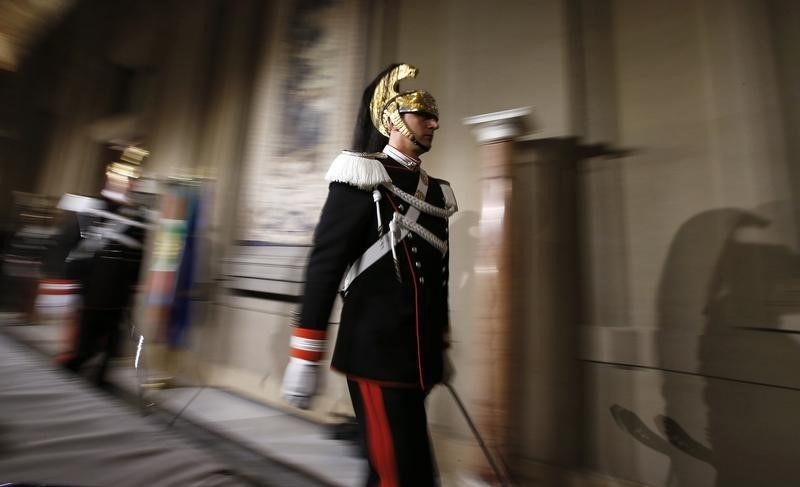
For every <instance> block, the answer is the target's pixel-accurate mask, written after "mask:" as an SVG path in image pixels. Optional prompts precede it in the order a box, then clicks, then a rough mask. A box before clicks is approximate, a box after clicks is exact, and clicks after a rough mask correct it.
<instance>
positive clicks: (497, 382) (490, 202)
mask: <svg viewBox="0 0 800 487" xmlns="http://www.w3.org/2000/svg"><path fill="white" fill-rule="evenodd" d="M529 113H530V109H528V108H519V109H514V110H506V111H502V112H495V113H489V114H485V115H478V116H474V117H470V118H467V119H465V120H464V123H465V124H466V125H469V126H471V127H472V128H473V130H474V133H475V136H476V138H477V140H478V143H479V144H480V147H481V161H482V173H481V181H482V184H481V186H482V202H481V215H480V223H479V234H480V235H479V240H478V252H477V261H476V264H475V279H476V281H475V287H476V290H477V296H476V299H477V300H478V302H479V303H480V304H479V305H478V310H479V311H478V316H477V317H476V318H477V321H476V326H477V330H476V333H475V337H476V343H475V348H476V351H477V355H476V356H477V360H478V362H479V366H478V367H477V369H478V370H480V371H481V377H479V378H478V380H479V383H480V386H479V387H478V388H477V390H478V392H477V394H476V398H475V405H474V407H475V411H474V412H475V421H476V423H477V426H478V429H479V430H480V431H481V433H482V434H483V435H484V440H485V441H486V443H487V445H488V446H489V448H490V449H492V451H493V453H495V458H496V460H498V461H497V462H496V463H498V464H503V463H504V462H507V461H508V460H509V459H510V458H511V456H512V455H513V434H512V428H513V425H512V418H513V417H514V414H513V411H512V407H513V406H512V401H511V393H512V391H511V383H512V382H511V377H512V373H513V370H514V368H515V367H514V364H515V362H516V359H515V357H514V354H513V347H512V344H513V342H514V337H515V335H516V331H515V325H516V324H515V323H514V320H513V313H512V310H513V302H512V285H513V282H514V272H513V263H512V227H511V200H512V192H513V189H514V179H513V175H512V162H513V157H512V154H513V147H514V139H515V138H517V137H519V136H520V135H522V132H523V131H524V130H525V123H524V121H525V118H526V116H527V115H528V114H529ZM497 457H499V458H497ZM500 467H501V468H503V466H502V465H500ZM472 470H473V473H474V474H475V475H476V476H478V477H480V478H481V479H483V480H490V479H492V478H493V477H494V473H493V472H492V471H491V469H490V468H489V466H488V464H487V463H486V462H485V461H483V459H481V460H476V462H475V464H474V468H473V469H472Z"/></svg>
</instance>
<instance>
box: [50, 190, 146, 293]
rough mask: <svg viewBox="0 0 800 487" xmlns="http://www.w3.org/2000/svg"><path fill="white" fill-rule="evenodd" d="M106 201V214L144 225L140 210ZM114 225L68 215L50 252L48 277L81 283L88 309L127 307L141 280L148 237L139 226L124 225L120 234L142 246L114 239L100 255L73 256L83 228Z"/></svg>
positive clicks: (93, 218)
mask: <svg viewBox="0 0 800 487" xmlns="http://www.w3.org/2000/svg"><path fill="white" fill-rule="evenodd" d="M102 200H103V202H104V203H105V210H106V211H108V212H110V213H113V214H115V215H119V216H120V217H122V218H126V219H129V220H133V221H136V222H139V223H143V221H144V219H143V217H142V216H141V212H140V210H139V209H137V208H132V207H126V206H121V205H119V204H117V203H115V202H113V201H111V200H109V199H106V198H103V199H102ZM113 223H114V220H113V219H110V218H107V217H100V216H86V215H84V214H77V213H73V212H68V213H67V214H66V215H65V216H64V222H63V224H62V225H61V229H60V232H59V234H58V236H57V237H56V241H55V243H54V246H53V248H52V249H50V251H49V252H48V253H49V255H48V259H47V260H48V262H47V266H46V267H47V274H48V275H49V276H51V277H61V278H66V279H74V280H77V281H79V282H80V284H81V296H82V298H83V307H84V308H88V309H122V308H125V307H127V306H128V305H129V304H130V299H131V296H132V295H133V286H135V285H136V282H137V281H138V277H139V269H140V266H141V261H142V248H141V247H140V246H141V245H143V241H144V236H145V235H144V230H143V229H141V228H139V227H136V226H129V225H124V224H123V225H122V227H121V228H120V229H119V233H120V234H122V235H123V236H124V237H127V238H128V239H130V240H131V241H134V242H136V243H138V244H139V246H135V247H131V246H128V245H124V244H122V243H120V242H118V241H113V240H111V241H107V242H105V243H104V244H103V245H102V247H101V248H99V249H98V250H97V251H96V252H92V253H89V254H81V253H78V257H76V258H71V257H70V255H71V254H72V252H73V251H74V250H75V249H76V248H77V247H79V246H80V245H81V244H82V242H83V239H84V236H82V235H81V227H84V228H89V227H92V226H104V225H111V224H113ZM88 233H91V232H88ZM86 238H91V236H87V237H86Z"/></svg>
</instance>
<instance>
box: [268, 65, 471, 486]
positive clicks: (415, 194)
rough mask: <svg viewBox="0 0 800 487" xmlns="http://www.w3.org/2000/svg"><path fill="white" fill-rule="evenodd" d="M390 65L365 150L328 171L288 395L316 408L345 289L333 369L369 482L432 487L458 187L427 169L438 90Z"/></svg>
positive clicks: (365, 132)
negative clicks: (343, 381) (433, 405)
mask: <svg viewBox="0 0 800 487" xmlns="http://www.w3.org/2000/svg"><path fill="white" fill-rule="evenodd" d="M416 74H417V69H416V68H414V67H413V66H410V65H408V64H396V65H392V66H390V67H389V68H388V69H386V70H385V71H384V72H383V73H381V74H380V75H379V76H378V77H377V78H376V79H375V80H374V81H373V82H372V83H371V84H370V85H369V86H368V87H367V88H366V90H365V92H364V97H363V99H362V106H361V111H360V114H359V120H358V121H357V124H356V131H355V132H356V133H355V140H354V147H353V149H354V150H355V151H356V152H350V151H344V152H342V153H341V154H339V156H338V157H336V158H335V159H334V161H333V163H332V165H331V167H330V170H329V171H328V173H327V175H326V179H327V180H328V181H329V182H330V188H329V193H328V198H327V200H326V202H325V205H324V207H323V209H322V213H321V216H320V220H319V223H318V225H317V227H316V230H315V234H314V247H313V251H312V253H311V256H310V258H309V262H308V267H307V271H306V284H305V292H304V295H303V298H302V305H301V311H300V314H299V320H298V322H297V323H296V326H295V327H294V329H293V334H292V338H291V344H290V352H289V353H290V359H289V365H288V366H287V368H286V372H285V374H284V381H283V386H282V393H283V396H284V398H285V399H286V400H287V401H288V402H289V403H291V404H293V405H295V406H298V407H301V408H307V407H309V402H310V399H311V397H312V396H313V394H314V393H315V391H316V387H317V376H318V374H319V371H318V365H317V364H318V361H319V360H320V358H321V357H322V354H323V352H324V351H325V349H326V341H327V338H328V337H327V330H326V329H327V324H328V320H329V317H330V313H331V308H332V306H333V303H334V299H335V297H336V295H337V292H341V294H342V296H343V307H342V313H341V321H340V326H339V332H338V336H337V339H336V346H335V349H334V351H333V357H332V360H331V364H332V367H333V368H334V369H335V370H337V371H339V372H341V373H343V374H345V375H346V376H347V383H348V387H349V391H350V396H351V399H352V402H353V408H354V410H355V413H356V419H357V420H358V423H359V425H360V427H361V430H362V433H363V436H364V441H365V444H366V446H367V452H368V461H369V475H368V478H367V485H370V486H374V485H381V486H383V485H387V486H389V485H392V486H414V487H419V486H427V485H435V484H436V483H437V473H436V468H435V462H434V459H433V453H432V450H431V445H430V438H429V433H428V427H427V416H426V412H425V398H426V397H427V395H428V393H429V392H430V390H431V388H432V387H433V386H434V385H436V384H437V383H439V382H441V381H443V380H445V379H446V377H445V376H446V374H447V373H448V371H447V370H446V369H448V367H446V366H445V364H446V363H449V362H447V361H446V356H445V354H446V348H447V347H448V335H449V317H448V304H447V303H448V278H449V269H448V257H449V251H448V250H449V249H448V245H449V244H448V238H447V234H448V218H449V217H450V216H451V215H452V214H453V213H455V211H456V210H457V206H456V200H455V197H454V195H453V191H452V190H451V189H450V185H449V184H448V183H447V182H446V181H444V180H441V179H435V178H433V177H431V176H428V174H427V173H426V172H425V170H424V169H422V167H421V161H420V156H421V155H422V154H424V153H425V152H427V151H429V150H430V149H431V145H432V143H433V136H434V132H435V131H436V130H437V129H438V128H439V111H438V108H437V106H436V101H435V100H434V98H433V96H432V95H431V94H430V93H428V92H426V91H422V90H414V91H405V92H399V82H400V81H401V80H403V79H406V78H413V77H416Z"/></svg>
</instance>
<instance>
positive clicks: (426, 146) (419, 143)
mask: <svg viewBox="0 0 800 487" xmlns="http://www.w3.org/2000/svg"><path fill="white" fill-rule="evenodd" d="M409 132H410V130H409ZM409 140H411V142H413V143H414V145H416V146H417V147H419V148H420V149H422V150H423V151H425V152H428V151H430V150H431V146H429V145H425V144H423V143H422V142H420V141H418V140H417V138H416V137H415V136H414V134H411V137H409Z"/></svg>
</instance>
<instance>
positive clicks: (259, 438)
mask: <svg viewBox="0 0 800 487" xmlns="http://www.w3.org/2000/svg"><path fill="white" fill-rule="evenodd" d="M3 318H5V320H4V319H3ZM8 318H9V317H8V316H6V317H0V323H2V322H5V324H6V325H9V322H10V320H9V319H8ZM4 331H5V332H6V333H7V334H9V335H12V336H14V337H16V338H18V339H19V340H20V341H22V342H24V343H27V344H29V345H32V346H33V347H35V348H36V349H38V350H40V351H42V352H44V353H46V354H48V355H55V354H56V353H57V352H58V351H59V344H60V341H61V340H62V339H63V337H62V333H61V329H60V328H59V327H58V326H54V325H19V324H16V325H9V326H5V327H4ZM109 380H110V381H111V382H112V384H113V386H114V387H115V388H116V389H117V390H118V391H120V392H121V393H124V394H125V395H126V396H127V397H129V398H135V397H137V395H138V390H139V389H138V381H137V380H136V374H135V369H133V368H132V367H118V368H115V369H113V370H112V371H111V373H110V374H109ZM146 399H147V401H148V402H150V403H152V405H153V406H151V407H153V408H156V409H157V410H158V411H159V412H160V413H162V414H172V415H176V414H178V413H179V412H180V419H181V420H184V421H188V422H189V423H191V424H193V425H195V426H199V427H201V428H203V429H205V430H207V431H209V432H211V433H213V434H214V435H218V436H221V437H223V438H225V439H226V440H230V441H232V442H235V443H237V444H239V445H241V446H243V447H244V448H246V449H248V450H251V451H253V452H255V453H257V454H261V455H263V456H264V457H266V458H269V459H271V460H273V461H275V462H278V463H280V464H283V465H285V466H289V467H291V468H292V469H295V470H298V471H300V472H304V473H305V474H307V475H308V476H309V477H312V478H315V479H317V480H318V481H319V483H320V484H321V485H332V486H342V487H349V486H358V485H363V472H364V471H365V470H364V469H365V468H366V467H365V463H364V460H363V459H362V458H360V457H359V456H358V455H357V451H356V449H355V447H354V446H353V444H351V443H349V442H346V441H341V440H335V439H332V438H330V437H329V436H328V433H327V430H325V428H324V427H323V426H320V425H318V424H316V423H313V422H310V421H307V420H304V419H300V418H297V417H294V416H291V415H289V414H286V413H284V412H281V411H277V410H275V409H272V408H270V407H268V406H266V405H263V404H260V403H256V402H254V401H251V400H248V399H246V398H242V397H240V396H237V395H235V394H233V393H230V392H227V391H224V390H220V389H215V388H198V387H177V388H169V389H162V390H153V391H148V392H147V395H146Z"/></svg>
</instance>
